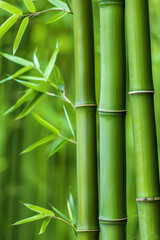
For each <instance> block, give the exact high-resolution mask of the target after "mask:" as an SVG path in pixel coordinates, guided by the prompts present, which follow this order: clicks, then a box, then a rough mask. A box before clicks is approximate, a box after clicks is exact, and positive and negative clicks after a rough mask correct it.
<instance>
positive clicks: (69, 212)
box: [67, 201, 73, 222]
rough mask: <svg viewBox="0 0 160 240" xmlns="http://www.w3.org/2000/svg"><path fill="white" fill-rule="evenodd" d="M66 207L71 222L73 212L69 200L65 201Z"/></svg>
mask: <svg viewBox="0 0 160 240" xmlns="http://www.w3.org/2000/svg"><path fill="white" fill-rule="evenodd" d="M67 209H68V214H69V218H70V220H71V222H73V214H72V210H71V205H70V202H69V201H67Z"/></svg>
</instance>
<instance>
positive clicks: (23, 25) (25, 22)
mask: <svg viewBox="0 0 160 240" xmlns="http://www.w3.org/2000/svg"><path fill="white" fill-rule="evenodd" d="M28 23H29V17H25V18H24V19H23V21H22V23H21V25H20V27H19V30H18V33H17V36H16V39H15V42H14V45H13V55H14V54H15V53H16V51H17V48H18V46H19V44H20V42H21V39H22V37H23V34H24V32H25V30H26V28H27V25H28Z"/></svg>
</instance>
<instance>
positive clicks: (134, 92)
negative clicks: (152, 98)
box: [128, 90, 155, 95]
mask: <svg viewBox="0 0 160 240" xmlns="http://www.w3.org/2000/svg"><path fill="white" fill-rule="evenodd" d="M140 93H146V94H154V93H155V91H154V90H137V91H130V92H129V93H128V94H129V95H131V94H140Z"/></svg>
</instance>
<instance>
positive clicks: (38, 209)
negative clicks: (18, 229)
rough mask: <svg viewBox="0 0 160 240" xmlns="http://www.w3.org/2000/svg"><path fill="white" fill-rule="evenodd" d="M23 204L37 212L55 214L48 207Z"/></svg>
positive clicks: (47, 214) (48, 214)
mask: <svg viewBox="0 0 160 240" xmlns="http://www.w3.org/2000/svg"><path fill="white" fill-rule="evenodd" d="M22 204H23V205H24V206H25V207H27V208H28V209H30V210H32V211H34V212H37V213H42V214H45V215H46V216H55V214H54V212H52V211H50V210H48V209H45V208H42V207H39V206H36V205H32V204H29V203H23V202H22Z"/></svg>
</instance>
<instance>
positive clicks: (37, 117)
mask: <svg viewBox="0 0 160 240" xmlns="http://www.w3.org/2000/svg"><path fill="white" fill-rule="evenodd" d="M32 115H33V117H34V118H35V119H36V121H37V122H38V123H40V124H41V125H42V126H43V127H45V128H46V129H48V130H49V131H51V132H53V133H55V134H56V135H58V134H59V131H58V129H56V128H55V127H53V126H52V125H51V124H50V123H48V122H47V121H45V120H44V119H42V118H41V117H40V116H39V115H38V114H36V113H32Z"/></svg>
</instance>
